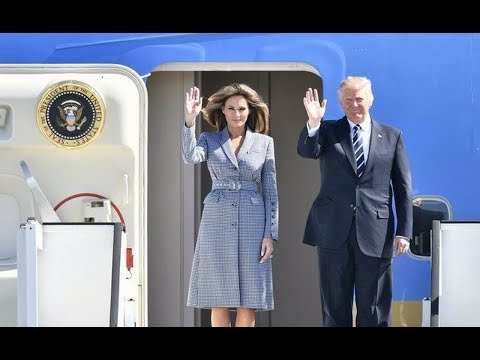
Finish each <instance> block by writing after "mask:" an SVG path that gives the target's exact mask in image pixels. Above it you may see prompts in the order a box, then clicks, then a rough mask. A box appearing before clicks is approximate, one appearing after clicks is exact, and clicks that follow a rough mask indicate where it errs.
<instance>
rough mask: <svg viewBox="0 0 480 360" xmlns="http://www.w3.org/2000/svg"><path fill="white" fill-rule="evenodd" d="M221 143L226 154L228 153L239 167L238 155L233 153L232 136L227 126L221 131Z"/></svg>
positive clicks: (233, 162)
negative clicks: (229, 134)
mask: <svg viewBox="0 0 480 360" xmlns="http://www.w3.org/2000/svg"><path fill="white" fill-rule="evenodd" d="M220 145H221V146H222V149H223V151H224V152H225V155H227V157H228V158H229V159H230V161H231V162H232V164H233V165H235V167H236V168H237V169H238V163H237V157H236V156H235V154H234V153H233V150H232V146H231V145H230V136H228V128H227V127H226V126H225V127H224V128H223V130H222V131H221V132H220Z"/></svg>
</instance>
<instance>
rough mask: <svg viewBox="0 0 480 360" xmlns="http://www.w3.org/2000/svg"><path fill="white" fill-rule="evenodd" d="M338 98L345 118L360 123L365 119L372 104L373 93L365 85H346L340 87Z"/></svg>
mask: <svg viewBox="0 0 480 360" xmlns="http://www.w3.org/2000/svg"><path fill="white" fill-rule="evenodd" d="M339 100H340V105H341V106H342V109H343V111H344V112H345V115H347V118H349V119H350V120H351V121H352V122H354V123H355V124H360V123H362V122H363V120H365V116H366V115H367V114H368V112H369V110H370V107H371V106H372V104H373V95H372V94H371V92H370V91H369V89H368V88H367V87H366V86H364V87H363V88H357V87H352V86H347V87H345V88H343V89H342V91H341V93H340V98H339Z"/></svg>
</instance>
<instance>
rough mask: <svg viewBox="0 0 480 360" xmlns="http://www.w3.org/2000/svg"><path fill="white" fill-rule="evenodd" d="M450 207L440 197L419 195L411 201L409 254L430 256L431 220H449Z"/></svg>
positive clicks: (450, 215) (445, 200)
mask: <svg viewBox="0 0 480 360" xmlns="http://www.w3.org/2000/svg"><path fill="white" fill-rule="evenodd" d="M451 219H452V207H451V205H450V203H449V202H448V200H447V199H445V198H443V197H441V196H432V195H421V196H416V197H414V199H413V237H412V241H411V243H410V252H411V253H412V254H413V255H417V256H422V257H428V256H430V246H431V245H430V244H431V237H432V221H433V220H451Z"/></svg>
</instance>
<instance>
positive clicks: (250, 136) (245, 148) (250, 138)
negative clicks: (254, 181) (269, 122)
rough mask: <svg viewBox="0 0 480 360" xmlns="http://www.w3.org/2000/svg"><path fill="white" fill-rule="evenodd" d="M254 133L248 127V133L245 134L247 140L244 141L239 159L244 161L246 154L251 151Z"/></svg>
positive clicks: (239, 152)
mask: <svg viewBox="0 0 480 360" xmlns="http://www.w3.org/2000/svg"><path fill="white" fill-rule="evenodd" d="M253 139H254V136H253V133H252V131H251V130H250V129H249V128H248V126H247V131H246V132H245V139H243V144H242V146H241V147H240V150H239V151H238V155H237V159H242V158H243V157H244V156H245V154H246V153H247V152H248V150H250V148H251V147H252V145H253Z"/></svg>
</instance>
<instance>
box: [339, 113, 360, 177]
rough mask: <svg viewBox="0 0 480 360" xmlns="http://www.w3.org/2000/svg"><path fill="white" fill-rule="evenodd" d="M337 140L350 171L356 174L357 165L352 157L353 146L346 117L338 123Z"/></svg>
mask: <svg viewBox="0 0 480 360" xmlns="http://www.w3.org/2000/svg"><path fill="white" fill-rule="evenodd" d="M337 139H338V140H339V141H340V144H341V145H342V148H343V151H344V152H345V155H347V158H348V161H350V165H351V166H352V170H353V172H354V173H355V174H356V173H357V164H356V162H355V158H354V156H353V145H352V138H351V136H350V126H349V125H348V120H347V118H346V117H344V118H343V119H341V120H340V121H339V123H338V127H337Z"/></svg>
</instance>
